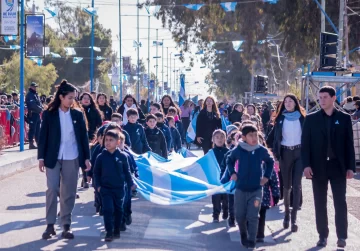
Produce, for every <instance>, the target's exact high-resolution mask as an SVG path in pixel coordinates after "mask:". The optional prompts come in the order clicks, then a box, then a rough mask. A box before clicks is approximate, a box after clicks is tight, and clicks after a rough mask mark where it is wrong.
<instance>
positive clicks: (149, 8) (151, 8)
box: [145, 5, 161, 16]
mask: <svg viewBox="0 0 360 251" xmlns="http://www.w3.org/2000/svg"><path fill="white" fill-rule="evenodd" d="M145 9H146V11H147V13H148V14H149V15H153V16H156V14H158V13H159V11H160V9H161V5H151V6H146V5H145Z"/></svg>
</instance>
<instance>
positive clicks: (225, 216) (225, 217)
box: [222, 212, 229, 220]
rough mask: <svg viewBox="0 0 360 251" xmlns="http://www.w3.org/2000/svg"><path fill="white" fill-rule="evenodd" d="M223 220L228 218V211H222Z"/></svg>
mask: <svg viewBox="0 0 360 251" xmlns="http://www.w3.org/2000/svg"><path fill="white" fill-rule="evenodd" d="M222 218H223V220H227V219H228V218H229V213H228V212H224V213H223V215H222Z"/></svg>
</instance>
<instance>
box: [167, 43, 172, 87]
mask: <svg viewBox="0 0 360 251" xmlns="http://www.w3.org/2000/svg"><path fill="white" fill-rule="evenodd" d="M166 82H167V84H168V89H169V47H166ZM170 89H171V88H170Z"/></svg>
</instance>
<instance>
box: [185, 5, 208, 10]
mask: <svg viewBox="0 0 360 251" xmlns="http://www.w3.org/2000/svg"><path fill="white" fill-rule="evenodd" d="M184 6H185V7H186V8H188V9H190V10H200V9H201V7H203V6H204V4H184Z"/></svg>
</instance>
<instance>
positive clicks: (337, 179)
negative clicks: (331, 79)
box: [301, 86, 355, 248]
mask: <svg viewBox="0 0 360 251" xmlns="http://www.w3.org/2000/svg"><path fill="white" fill-rule="evenodd" d="M335 100H336V96H335V89H334V88H333V87H330V86H324V87H322V88H321V89H320V91H319V103H320V106H321V110H320V111H317V112H314V113H311V114H309V115H308V116H307V117H306V119H305V122H304V126H303V131H302V139H301V142H302V147H301V154H302V163H303V167H304V174H305V176H306V178H308V179H312V185H313V194H314V201H315V216H316V227H317V231H318V233H319V238H320V239H319V241H318V243H317V246H326V245H327V238H328V235H329V228H328V217H327V207H326V206H327V189H328V182H329V181H330V185H331V190H332V193H333V200H334V207H335V226H336V234H337V237H338V242H337V245H338V247H339V248H343V247H345V246H346V239H347V228H348V220H347V204H346V179H352V178H353V177H354V172H355V151H354V140H353V131H352V123H351V118H350V116H349V115H348V114H345V113H343V112H341V111H338V110H337V109H336V108H335V106H334V103H335Z"/></svg>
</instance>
